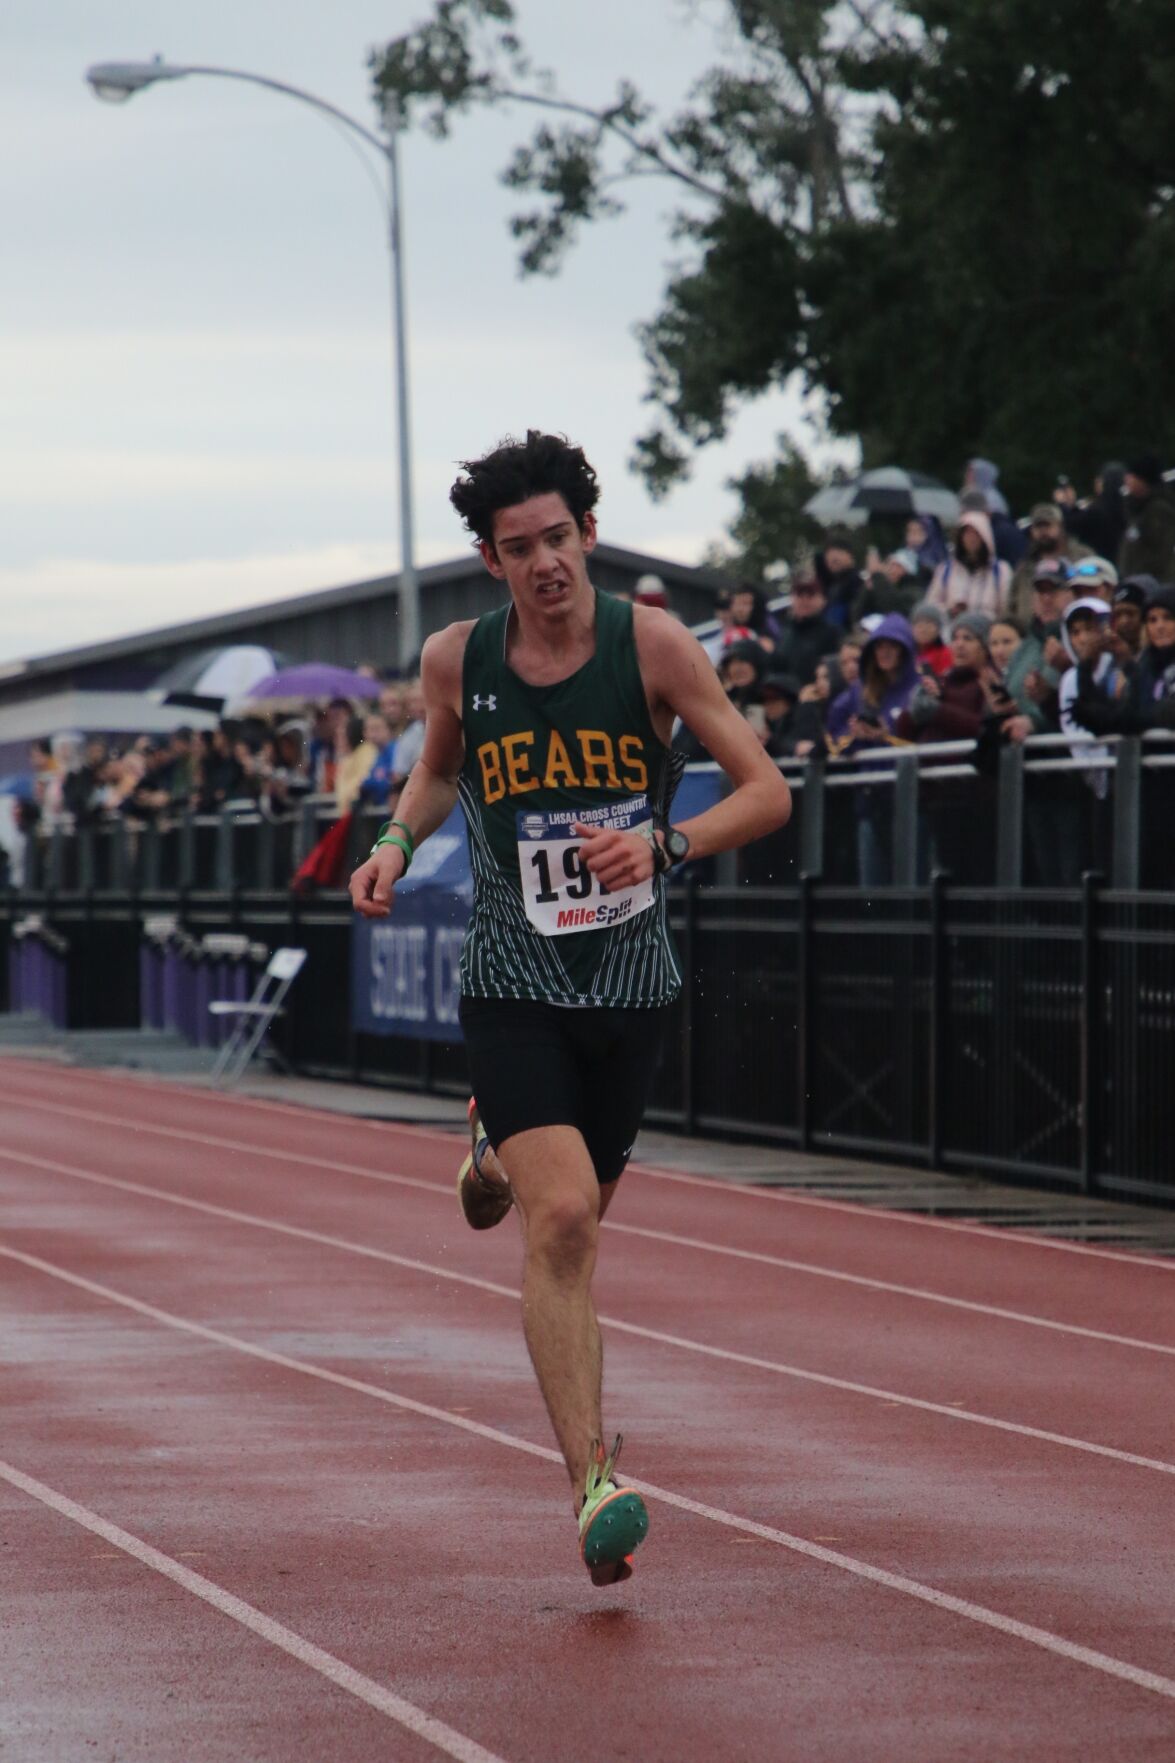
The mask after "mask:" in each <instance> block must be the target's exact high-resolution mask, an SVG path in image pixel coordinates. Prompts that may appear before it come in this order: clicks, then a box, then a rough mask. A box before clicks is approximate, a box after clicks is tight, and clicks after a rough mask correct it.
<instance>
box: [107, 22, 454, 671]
mask: <svg viewBox="0 0 1175 1763" xmlns="http://www.w3.org/2000/svg"><path fill="white" fill-rule="evenodd" d="M193 74H206V75H209V76H211V77H212V78H214V79H223V80H244V81H245V82H246V83H247V84H249V85H251V86H264V87H265V88H266V89H267V90H268V91H270V92H281V93H283V94H284V95H285V96H286V97H287V98H299V99H301V101H302V102H303V103H304V104H310V105H312V106H313V107H314V109H315V110H320V111H322V112H323V113H324V115H326V116H330V117H333V118H334V120H335V121H336V122H339V123H342V124H343V126H344V127H345V128H348V129H350V130H351V132H352V133H353V134H356V135H358V136H359V138H360V140H362V141H364V142H366V144H367V145H368V146H369V147H374V148H375V150H376V152H377V153H379V154H380V155H381V156H382V158H383V159H384V161H385V162H386V164H387V175H388V200H387V208H388V247H389V250H390V253H391V269H392V336H393V342H394V355H395V368H396V432H397V439H398V450H399V464H400V606H399V613H400V661H401V663H403V662H406V661H409V660H411V659H412V657H414V656H415V655H417V654H418V653H419V650H420V585H419V581H418V579H417V574H416V548H415V534H414V526H413V519H412V453H411V446H410V441H409V433H408V349H407V342H406V333H405V323H404V249H403V238H402V234H401V226H400V163H399V157H398V154H397V151H396V138H397V135H398V132H399V119H398V117H397V116H396V115H395V114H394V112H393V111H392V109H391V107H390V106H389V107H388V108H387V109H385V113H384V126H385V129H386V131H387V132H386V135H382V136H381V135H377V134H375V133H374V132H373V131H372V130H371V129H368V128H365V127H364V126H363V124H362V123H361V122H357V121H356V120H355V118H354V117H353V116H348V114H347V112H346V111H345V110H339V109H338V108H337V107H336V106H335V105H334V104H328V103H327V102H326V100H325V99H324V98H316V97H315V95H314V94H313V92H304V91H303V90H302V88H301V87H300V86H288V85H285V84H284V83H283V82H282V81H281V80H271V79H266V78H265V76H264V75H263V74H259V73H242V72H241V71H240V69H238V68H234V67H173V66H170V65H169V64H168V63H167V62H165V61H164V60H163V59H162V57H160V56H156V57H155V59H154V61H104V62H99V63H97V64H96V65H95V66H93V67H91V68H88V69H87V70H86V79H87V80H88V82H89V84H90V85H91V86H92V87H93V90H94V95H95V97H97V98H103V99H105V100H106V101H107V102H108V103H111V104H125V103H126V101H127V99H128V98H133V97H134V95H135V93H136V92H141V91H143V90H145V88H146V87H148V86H154V85H158V84H159V83H160V82H161V81H163V80H182V79H188V78H189V77H190V76H191V75H193Z"/></svg>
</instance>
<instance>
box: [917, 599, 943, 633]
mask: <svg viewBox="0 0 1175 1763" xmlns="http://www.w3.org/2000/svg"><path fill="white" fill-rule="evenodd" d="M920 618H924V619H925V620H926V622H927V624H932V625H933V626H934V628H935V630H937V632H938V634H939V636H940V637H941V636H942V627H943V616H942V613H941V612H940V611H939V609H938V607H937V606H936V605H935V604H934V602H933V600H923V601H921V602H920V603H919V604H918V605H917V606H915V608H914V610H913V612H911V614H910V623H911V624H917V622H918V620H919V619H920Z"/></svg>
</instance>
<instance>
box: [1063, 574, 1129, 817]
mask: <svg viewBox="0 0 1175 1763" xmlns="http://www.w3.org/2000/svg"><path fill="white" fill-rule="evenodd" d="M1079 612H1092V613H1094V614H1095V615H1096V616H1097V617H1098V618H1100V619H1102V620H1103V621H1104V623H1105V625H1106V627H1107V628H1108V627H1109V623H1110V608H1109V607H1108V606H1107V605H1106V603H1105V601H1104V600H1095V599H1093V598H1092V597H1089V598H1087V599H1084V600H1074V601H1073V603H1072V605H1071V606H1066V608H1065V611H1064V615H1063V616H1062V619H1061V642H1062V643H1063V644H1064V647H1065V653H1066V655H1067V656H1068V657H1069V659H1070V661H1071V662H1072V663H1073V665H1072V667H1070V668H1068V669H1067V670H1066V671H1065V672H1064V673H1063V674H1062V675H1061V684H1060V687H1059V688H1058V693H1057V700H1058V706H1059V712H1060V722H1061V733H1062V734H1066V735H1073V736H1076V737H1078V739H1077V740H1076V742H1075V744H1074V745H1073V746H1071V747H1070V749H1069V751H1070V752H1071V753H1072V755H1073V757H1074V759H1077V760H1079V761H1080V762H1081V764H1082V765H1089V766H1101V767H1104V766H1105V765H1106V763H1107V761H1108V759H1109V757H1110V754H1109V749H1108V748H1107V747H1091V746H1090V744H1089V742H1088V740H1084V739H1081V737H1083V736H1084V735H1085V734H1086V732H1087V731H1086V730H1085V729H1084V728H1083V727H1082V726H1081V724H1080V723H1079V722H1076V721H1074V718H1073V706H1074V704H1075V703H1076V702H1077V695H1078V692H1079V690H1080V689H1081V688H1082V686H1084V688H1085V690H1086V691H1087V692H1096V693H1099V694H1100V695H1101V696H1102V697H1103V698H1105V699H1107V700H1108V701H1109V702H1110V703H1114V702H1115V700H1116V698H1117V689H1118V687H1119V686H1120V685H1121V682H1122V675H1121V672H1120V670H1119V669H1118V668H1117V667H1116V666H1115V664H1114V659H1113V657H1112V656H1111V655H1109V654H1106V653H1104V652H1103V653H1102V654H1101V655H1099V656H1098V657H1097V659H1096V661H1094V662H1093V664H1092V665H1090V664H1089V663H1080V662H1079V661H1078V659H1077V655H1076V653H1075V651H1074V648H1073V640H1072V637H1071V635H1070V631H1069V621H1070V619H1072V618H1073V617H1075V615H1076V614H1077V613H1079ZM1088 781H1089V783H1090V784H1091V786H1092V788H1093V792H1094V794H1095V795H1096V796H1097V797H1099V799H1104V797H1105V796H1106V795H1107V793H1108V791H1109V777H1108V775H1107V773H1106V771H1105V770H1104V769H1102V770H1098V771H1094V772H1093V773H1092V774H1091V776H1090V778H1089V780H1088Z"/></svg>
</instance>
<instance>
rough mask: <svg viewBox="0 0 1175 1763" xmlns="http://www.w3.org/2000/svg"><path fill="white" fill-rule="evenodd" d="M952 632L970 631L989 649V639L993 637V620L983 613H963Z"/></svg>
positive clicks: (953, 626) (957, 619)
mask: <svg viewBox="0 0 1175 1763" xmlns="http://www.w3.org/2000/svg"><path fill="white" fill-rule="evenodd" d="M951 629H952V631H970V632H971V635H972V636H973V637H978V638H979V641H980V642H981V643H982V644H983V646H984V648H985V649H986V648H987V639H988V637H989V636H990V635H991V619H990V618H987V617H986V616H985V615H984V614H983V613H982V612H962V613H960V614H959V616H958V618H956V620H955V622H954V624H953V625H952V627H951Z"/></svg>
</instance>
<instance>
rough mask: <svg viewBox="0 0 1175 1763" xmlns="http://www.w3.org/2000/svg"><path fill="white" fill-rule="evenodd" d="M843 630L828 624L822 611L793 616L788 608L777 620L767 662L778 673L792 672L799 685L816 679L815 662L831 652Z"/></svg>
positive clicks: (839, 639)
mask: <svg viewBox="0 0 1175 1763" xmlns="http://www.w3.org/2000/svg"><path fill="white" fill-rule="evenodd" d="M843 636H844V633H843V632H842V631H841V630H840V628H839V627H838V626H837V625H835V624H832V623H831V622H830V620H829V619H828V618H827V617H826V616H825V614H824V613H823V612H817V613H815V614H814V615H813V617H811V618H797V617H796V615H795V613H794V612H792V611H790V610H789V612H788V613H787V616H786V617H785V618H783V619H781V620H780V632H779V641H778V642H777V643H776V645H775V653H774V654H773V655H772V657H771V665H772V666H773V667H777V668H779V670H780V672H781V673H791V674H794V675H795V677H796V679H798V680H799V682H800V684H801V685H802V686H808V685H811V683H812V681H813V680H814V679H815V678H816V663H817V662H818V661H823V659H824V657H825V656H826V655H835V654H836V651H837V650H838V649H839V647H840V645H841V642H842V640H843Z"/></svg>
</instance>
